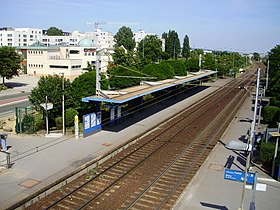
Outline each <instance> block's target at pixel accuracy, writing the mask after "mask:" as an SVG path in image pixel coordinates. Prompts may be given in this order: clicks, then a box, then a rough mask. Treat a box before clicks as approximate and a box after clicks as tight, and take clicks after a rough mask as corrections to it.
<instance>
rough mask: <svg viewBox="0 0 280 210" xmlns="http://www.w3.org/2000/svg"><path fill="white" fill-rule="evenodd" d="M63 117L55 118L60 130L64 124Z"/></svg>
mask: <svg viewBox="0 0 280 210" xmlns="http://www.w3.org/2000/svg"><path fill="white" fill-rule="evenodd" d="M62 123H63V122H62V117H57V118H55V126H56V128H57V129H58V130H61V129H62V127H63V125H62Z"/></svg>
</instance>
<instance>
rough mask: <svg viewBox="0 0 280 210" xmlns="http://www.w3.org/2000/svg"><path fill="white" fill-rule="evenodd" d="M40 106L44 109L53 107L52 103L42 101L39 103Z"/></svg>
mask: <svg viewBox="0 0 280 210" xmlns="http://www.w3.org/2000/svg"><path fill="white" fill-rule="evenodd" d="M40 106H41V107H43V108H44V109H45V110H50V109H52V108H53V103H43V104H40Z"/></svg>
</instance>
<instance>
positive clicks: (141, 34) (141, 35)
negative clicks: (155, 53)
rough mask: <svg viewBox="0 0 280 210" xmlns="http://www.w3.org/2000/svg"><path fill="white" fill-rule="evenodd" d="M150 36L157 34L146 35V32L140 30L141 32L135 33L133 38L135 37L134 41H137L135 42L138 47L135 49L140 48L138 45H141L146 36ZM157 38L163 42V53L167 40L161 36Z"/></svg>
mask: <svg viewBox="0 0 280 210" xmlns="http://www.w3.org/2000/svg"><path fill="white" fill-rule="evenodd" d="M148 35H155V34H152V33H146V32H145V31H144V30H142V29H141V30H139V32H133V37H134V40H135V42H136V47H135V48H137V47H138V44H139V42H140V41H141V40H142V39H144V38H145V37H146V36H148ZM155 36H157V37H158V38H159V39H160V40H161V42H162V51H164V50H165V40H164V39H162V38H161V37H160V36H158V35H155Z"/></svg>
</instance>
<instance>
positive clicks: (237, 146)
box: [226, 69, 261, 210]
mask: <svg viewBox="0 0 280 210" xmlns="http://www.w3.org/2000/svg"><path fill="white" fill-rule="evenodd" d="M260 72H261V71H260V69H258V76H257V88H256V98H255V106H254V116H253V121H252V124H251V132H250V137H249V140H248V142H247V143H242V142H237V141H230V142H229V143H227V144H226V148H228V149H231V150H239V151H244V152H245V153H246V165H245V169H244V172H245V174H244V182H243V189H242V196H241V202H240V207H239V208H238V210H244V198H245V190H246V181H247V174H248V170H249V167H250V159H251V156H250V154H252V153H253V151H254V149H253V148H254V139H253V137H254V133H255V125H256V116H257V107H258V95H259V84H260Z"/></svg>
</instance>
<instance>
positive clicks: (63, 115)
mask: <svg viewBox="0 0 280 210" xmlns="http://www.w3.org/2000/svg"><path fill="white" fill-rule="evenodd" d="M59 74H60V75H61V76H62V133H63V135H65V107H64V104H65V103H64V100H65V99H64V72H61V73H59Z"/></svg>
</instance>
